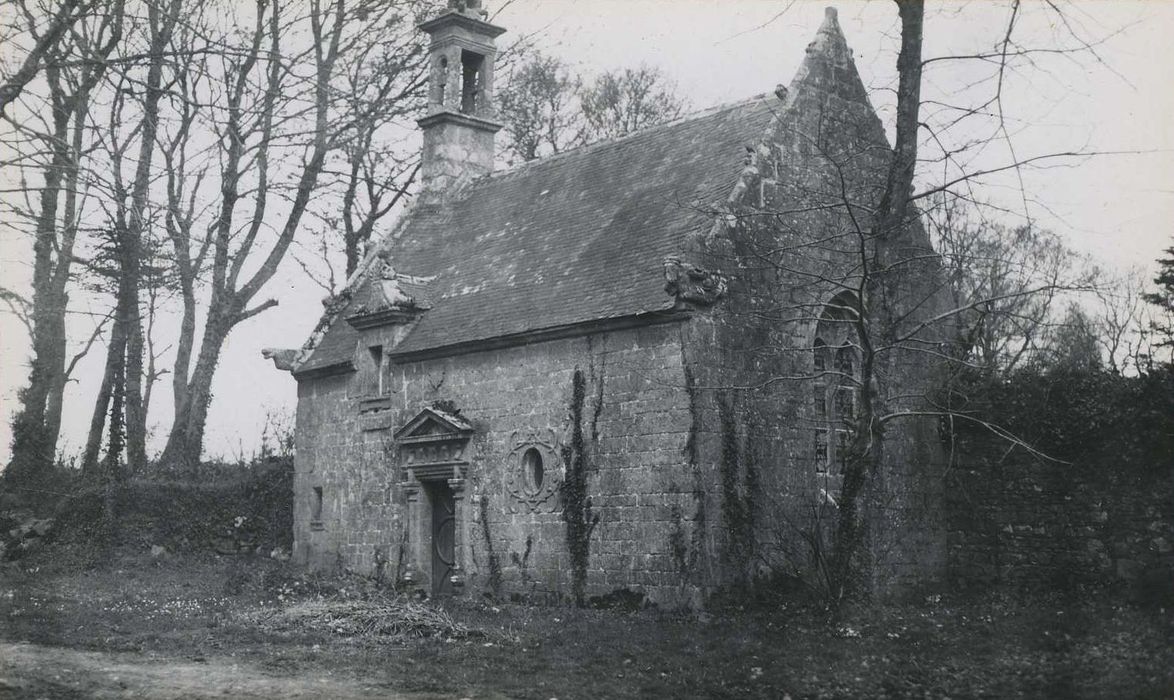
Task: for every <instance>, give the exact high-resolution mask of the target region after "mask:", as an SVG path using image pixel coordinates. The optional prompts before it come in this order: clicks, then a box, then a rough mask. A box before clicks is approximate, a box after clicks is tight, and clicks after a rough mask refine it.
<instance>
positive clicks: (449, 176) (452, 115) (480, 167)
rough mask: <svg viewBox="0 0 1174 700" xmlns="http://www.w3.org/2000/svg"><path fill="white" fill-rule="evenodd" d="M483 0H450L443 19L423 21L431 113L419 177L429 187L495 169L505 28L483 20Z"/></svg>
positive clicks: (440, 186) (424, 124) (441, 186)
mask: <svg viewBox="0 0 1174 700" xmlns="http://www.w3.org/2000/svg"><path fill="white" fill-rule="evenodd" d="M487 14H488V13H486V11H485V10H484V9H482V7H481V0H449V3H448V8H447V9H446V10H445V11H444V13H443V14H441V15H440V16H439V17H436V18H434V19H430V20H428V21H427V22H424V23H423V24H421V25H420V29H421V30H422V31H425V32H427V33H428V35H429V36H430V37H431V38H432V44H431V46H430V48H429V59H428V60H429V73H428V114H427V116H425V117H424V118H423V119H420V120H419V121H418V122H417V123H418V124H419V125H420V129H421V130H422V131H423V134H424V153H423V161H422V164H421V169H420V172H421V178H422V182H423V186H424V189H425V191H438V190H443V189H444V188H446V187H448V186H450V185H452V184H453V183H454V182H456V181H457V180H459V179H463V178H471V177H478V176H481V175H485V174H488V173H489V172H491V171H492V170H493V154H494V152H493V135H494V134H496V133H497V131H498V130H499V129H501V127H502V125H501V124H500V123H499V122H496V121H494V119H493V116H494V110H493V59H494V55H495V54H496V53H497V48H496V46H495V45H494V39H495V38H496V37H498V36H500V35H501V34H502V33H503V32H505V29H503V28H501V27H497V26H494V25H492V24H490V23H489V22H487V21H486V20H485V18H486V16H487Z"/></svg>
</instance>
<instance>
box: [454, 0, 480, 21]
mask: <svg viewBox="0 0 1174 700" xmlns="http://www.w3.org/2000/svg"><path fill="white" fill-rule="evenodd" d="M448 9H450V10H452V11H454V12H459V13H461V14H462V15H466V16H469V17H473V18H475V19H485V18H486V17H488V16H489V12H488V11H487V10H486V9H485V8H483V7H481V0H448Z"/></svg>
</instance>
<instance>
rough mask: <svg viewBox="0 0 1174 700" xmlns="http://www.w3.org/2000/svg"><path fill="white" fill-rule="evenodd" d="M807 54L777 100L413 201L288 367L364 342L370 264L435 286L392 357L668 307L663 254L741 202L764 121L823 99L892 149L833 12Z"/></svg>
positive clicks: (421, 293) (313, 364)
mask: <svg viewBox="0 0 1174 700" xmlns="http://www.w3.org/2000/svg"><path fill="white" fill-rule="evenodd" d="M806 54H807V55H806V57H805V59H804V61H803V63H802V65H801V66H800V68H799V71H798V73H797V74H796V75H795V78H794V79H793V81H792V83H791V86H790V90H789V92H788V93H786V94H783V93H782V92H780V96H781V98H782V99H781V101H780V98H779V97H776V96H775V95H759V96H756V97H753V98H751V99H748V100H745V101H743V102H738V103H735V104H731V105H726V106H723V107H718V108H715V109H711V110H708V111H705V112H701V113H699V114H696V115H692V116H689V117H686V118H684V119H681V120H678V121H675V122H671V123H668V124H663V125H660V126H656V127H652V128H649V129H646V130H643V131H639V132H636V133H634V134H631V135H629V136H625V137H623V138H620V139H615V140H612V141H607V142H604V143H599V144H595V145H592V146H586V147H584V148H580V149H576V150H574V151H568V152H566V153H563V154H559V155H556V156H553V157H550V158H545V159H542V160H536V161H531V162H529V163H525V164H523V165H521V166H519V167H516V168H513V169H511V170H505V171H499V172H495V173H493V174H491V175H488V176H485V177H483V178H480V179H478V180H474V181H471V182H468V183H466V184H464V185H462V186H459V187H457V188H455V189H454V190H453V191H450V192H447V193H443V195H442V196H441V198H440V199H439V200H435V199H433V201H419V202H417V203H416V204H415V205H413V206H412V207H410V208H409V210H408V211H406V212H405V214H404V216H403V217H402V218H401V219H400V221H399V223H397V225H396V227H395V229H394V230H393V231H392V232H391V233H390V234H389V235H388V236H387V237H386V238H385V239H384V240H383V241H382V243H381V244H380V246H379V249H378V251H377V253H378V255H372V256H371V257H369V258H368V259H367V260H365V261H364V264H363V267H362V268H361V269H362V271H361V272H360V273H359V274H358V275H356V277H355V278H352V280H351V281H350V284H349V286H348V290H349V293H350V298H349V300H348V301H347V302H346V305H345V306H344V307H343V308H341V309H338V308H332V309H331V310H330V311H329V312H328V313H327V315H326V316H324V317H323V320H322V322H320V324H319V328H318V330H316V331H315V333H314V334H313V335H312V336H311V338H310V340H309V341H307V343H306V345H305V346H304V347H303V350H302V355H303V360H302V361H301V362H300V363H299V365H298V367H297V369H295V370H294V371H295V372H296V373H302V372H309V371H313V370H319V369H323V368H328V367H335V366H339V365H341V364H343V363H346V362H349V361H350V360H351V358H352V357H354V355H355V351H356V346H357V343H358V341H359V339H360V336H359V332H358V331H356V330H355V329H354V328H353V327H352V326H351V325H350V324H349V323H347V322H346V321H345V319H346V318H347V317H349V316H352V315H354V314H355V313H356V311H357V310H359V309H361V308H363V305H365V304H367V305H370V304H373V303H377V302H378V299H380V298H381V297H382V293H381V292H378V291H376V290H375V289H374V285H376V284H378V283H379V279H380V277H381V272H380V271H379V270H380V267H381V265H380V264H379V259H380V258H382V259H384V260H386V261H387V262H388V263H390V265H391V266H392V267H393V268H394V270H395V272H396V273H397V274H398V275H407V276H410V277H411V278H413V279H420V278H426V279H430V280H431V281H429V282H428V283H427V286H426V288H414V289H413V291H412V292H411V296H413V297H415V298H416V300H417V301H418V302H419V301H423V302H424V303H422V304H421V306H427V307H430V308H428V309H427V310H426V311H424V312H423V314H422V316H421V318H420V320H419V321H418V322H417V323H416V325H415V326H414V327H413V328H412V329H411V330H410V332H409V333H408V335H407V337H406V338H405V339H404V340H403V341H402V342H401V343H400V344H399V345H398V346H397V347H395V348H394V349H392V350H391V354H392V355H396V354H407V353H426V352H428V351H430V350H438V349H440V348H448V349H449V351H452V350H453V349H454V348H453V346H461V345H462V344H466V343H475V342H477V341H488V340H492V339H498V338H502V337H504V336H512V335H516V334H521V333H526V332H529V331H541V330H544V329H556V328H563V327H567V326H572V325H574V324H580V323H586V322H591V321H599V320H603V319H610V318H620V317H628V316H633V315H637V314H655V313H657V312H663V311H667V310H668V309H671V308H672V307H673V306H674V304H675V299H674V298H673V297H671V296H670V295H669V294H667V293H666V292H665V289H664V259H665V258H666V257H668V256H673V255H679V254H681V253H682V252H684V251H683V250H682V248H683V244H684V242H685V240H686V235H687V234H688V233H691V232H697V233H705V232H708V230H709V226H710V225H711V223H712V219H711V218H710V216H711V215H710V214H706V213H703V212H702V211H699V209H709V207H710V206H714V205H720V204H722V203H724V202H725V201H726V200H727V198H728V197H731V196H737V195H736V193H735V191H734V189H735V188H734V185H735V183H736V182H738V179H739V177H740V175H741V174H742V170H743V167H742V166H743V163H744V159H745V158H746V156H747V149H748V148H750V149H753V148H755V147H756V146H758V145H759V144H760V143H761V142H762V140H763V138H764V137H765V136H766V135H767V132H768V130H769V129H770V127H771V122H772V119H774V118H776V117H777V118H778V120H779V121H778V122H777V123H776V125H775V126H776V128H778V126H779V124H786V125H789V127H788V128H791V129H794V130H802V128H803V127H802V123H803V117H804V114H805V113H806V112H808V111H811V110H812V109H814V110H815V111H817V112H818V111H819V110H820V109H821V105H824V104H827V105H829V106H831V108H833V109H838V110H842V111H844V112H845V116H846V117H847V119H848V121H855V122H857V123H858V124H859V125H861V126H863V127H864V128H865V132H866V133H867V134H871V135H870V136H868V138H869V139H871V140H873V141H875V142H876V143H877V144H878V145H881V144H883V145H884V147H885V148H886V149H887V148H888V143H887V141H886V140H885V136H884V131H883V129H882V127H881V124H880V120H879V119H878V118H877V116H876V113H875V112H874V111H873V109H872V107H871V105H870V104H869V101H868V96H867V92H866V90H865V89H864V85H863V83H861V81H860V76H859V74H858V73H857V71H856V68H855V64H854V63H853V61H852V51H851V49H849V48H848V45H847V42H846V41H845V40H844V36H843V33H842V31H841V30H840V26H839V22H838V20H837V18H836V11H835V9H833V8H828V9H827V10H826V13H825V18H824V22H823V24H822V25H821V26H820V28H819V31H818V32H816V35H815V38H814V40H813V41H812V42H811V43H810V44H809V45H808V46H807V49H806ZM832 96H834V97H835V98H836V101H834V102H827V100H828V99H830V98H831V97H832ZM818 116H819V115H818V114H814V115H813V114H806V117H807V118H809V119H816V120H817V117H818ZM817 121H818V120H817ZM802 162H804V161H803V160H802V159H799V160H798V161H796V164H801V163H802ZM743 184H744V183H743ZM697 202H701V203H704V204H706V205H709V206H705V207H696V206H691V205H693V204H695V203H697ZM368 308H370V306H368ZM323 328H325V331H324V332H323ZM307 353H308V357H306V354H307Z"/></svg>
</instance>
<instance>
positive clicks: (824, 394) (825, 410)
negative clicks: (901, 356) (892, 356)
mask: <svg viewBox="0 0 1174 700" xmlns="http://www.w3.org/2000/svg"><path fill="white" fill-rule="evenodd" d="M858 308H859V305H858V304H857V303H856V300H855V297H854V296H852V295H851V294H847V293H845V294H841V295H839V296H837V297H835V298H834V299H833V300H832V301H830V302H829V303H828V304H827V306H825V307H824V310H823V313H822V314H821V315H820V319H819V322H818V324H817V326H816V338H815V340H814V341H813V342H812V354H813V365H812V369H813V375H814V377H815V379H814V384H813V389H812V402H813V405H812V416H813V418H814V421H815V423H816V426H815V428H814V431H815V434H814V443H813V452H814V454H813V458H814V462H815V470H816V472H817V473H820V474H829V473H830V474H839V473H840V472H842V471H843V467H844V464H845V462H846V459H847V455H848V451H849V449H850V447H851V444H852V439H851V438H852V432H851V431H852V420H853V419H855V417H856V402H857V399H858V396H859V368H860V347H859V342H858V339H857V336H856V326H855V323H854V320H855V318H856V313H857V311H856V310H857V309H858ZM833 466H834V467H835V468H834V469H833V468H832V467H833Z"/></svg>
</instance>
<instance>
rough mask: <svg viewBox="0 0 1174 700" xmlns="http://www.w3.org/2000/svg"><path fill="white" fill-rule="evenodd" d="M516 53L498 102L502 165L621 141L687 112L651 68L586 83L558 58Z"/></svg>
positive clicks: (608, 74)
mask: <svg viewBox="0 0 1174 700" xmlns="http://www.w3.org/2000/svg"><path fill="white" fill-rule="evenodd" d="M518 53H519V54H520V55H519V56H517V57H516V59H517V60H516V62H515V63H514V65H512V66H511V67H510V70H509V71H508V72H506V73H505V75H506V78H507V79H506V81H505V85H504V86H503V87H502V89H501V91H500V93H499V97H498V106H499V112H500V115H501V118H502V121H504V122H505V125H506V128H505V134H506V137H507V139H506V141H505V143H504V144H503V146H502V151H503V152H504V153H505V154H506V157H507V159H513V158H516V159H519V160H522V161H527V160H533V159H534V158H538V157H542V156H547V155H551V154H554V153H560V152H562V151H565V150H567V149H568V148H575V147H578V146H582V145H585V144H589V143H593V142H596V141H599V140H602V139H607V138H615V137H619V136H624V135H626V134H630V133H632V132H633V131H637V130H639V129H643V128H645V127H649V126H653V125H655V124H660V123H662V122H665V121H670V120H673V119H676V118H677V117H680V116H681V115H682V114H683V113H684V112H685V109H686V108H687V103H686V101H685V100H684V99H683V98H682V97H680V96H679V95H678V94H677V92H676V88H675V86H674V85H673V84H672V83H671V82H670V81H669V80H668V78H666V77H665V75H664V74H663V73H662V72H661V71H660V70H659V69H656V68H653V67H650V66H640V67H638V68H624V69H619V70H613V71H608V72H605V73H603V74H601V75H599V76H597V77H596V78H594V79H587V78H584V77H583V76H580V75H577V74H576V73H575V72H574V71H572V70H571V68H570V67H569V66H567V64H566V63H564V62H563V61H562V60H561V59H559V58H557V57H554V56H548V55H546V54H543V53H541V52H537V51H531V50H521V51H519V52H518Z"/></svg>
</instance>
